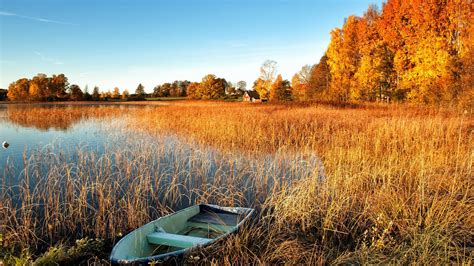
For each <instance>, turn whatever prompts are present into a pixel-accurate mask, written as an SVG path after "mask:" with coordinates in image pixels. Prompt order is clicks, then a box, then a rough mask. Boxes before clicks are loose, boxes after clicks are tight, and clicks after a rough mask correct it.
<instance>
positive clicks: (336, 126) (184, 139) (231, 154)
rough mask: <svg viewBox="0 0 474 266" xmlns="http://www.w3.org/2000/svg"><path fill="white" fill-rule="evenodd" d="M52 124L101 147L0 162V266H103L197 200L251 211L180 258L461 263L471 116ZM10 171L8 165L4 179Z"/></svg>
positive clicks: (109, 116)
mask: <svg viewBox="0 0 474 266" xmlns="http://www.w3.org/2000/svg"><path fill="white" fill-rule="evenodd" d="M143 106H145V105H143ZM9 108H10V107H9ZM13 108H14V109H15V108H17V109H16V111H18V110H20V111H21V112H27V113H25V114H26V116H27V117H28V121H25V120H24V119H18V118H16V117H18V116H16V113H15V112H16V111H11V110H10V114H9V115H7V116H6V119H7V121H9V122H10V123H16V124H17V125H21V126H22V127H23V126H25V125H26V124H29V125H32V126H36V127H38V128H42V129H43V130H44V128H45V127H46V128H47V126H45V125H47V124H48V123H50V124H51V122H50V120H49V118H45V116H44V115H41V114H42V112H44V110H42V108H41V107H36V108H29V109H21V108H19V109H18V107H13ZM43 108H44V107H43ZM12 110H13V109H12ZM116 110H117V111H116ZM11 112H13V114H11ZM49 112H51V110H49ZM52 114H54V116H55V117H57V118H58V119H56V120H57V121H63V120H64V121H66V120H68V119H71V121H72V120H74V119H76V118H77V117H78V120H77V121H82V123H84V122H85V121H89V122H93V123H96V124H97V125H101V128H102V129H103V131H102V132H103V134H104V136H105V139H106V140H107V141H104V143H103V144H102V145H103V146H104V147H103V149H101V150H100V151H98V150H93V149H87V148H85V147H84V146H81V145H77V146H75V147H74V149H69V152H65V151H64V147H62V146H60V145H56V146H55V145H50V146H49V147H48V148H47V149H37V150H31V151H30V152H29V153H28V156H23V158H22V163H21V165H14V166H13V165H8V164H7V165H2V167H3V170H2V171H1V172H0V174H2V175H3V176H2V187H1V206H0V210H1V215H0V219H1V221H0V224H1V234H2V256H3V257H4V258H3V260H4V261H5V262H6V263H7V264H9V263H14V261H15V259H16V260H17V261H21V259H23V262H24V261H34V260H36V261H37V262H38V261H39V262H41V261H46V262H47V261H49V260H51V258H53V259H52V260H53V261H59V262H61V261H62V262H71V261H75V262H76V263H78V262H80V261H82V263H83V264H87V263H106V260H104V259H106V258H107V255H108V252H110V248H111V245H112V244H113V243H114V242H116V241H117V240H118V239H120V237H121V236H122V235H124V234H126V233H127V232H129V231H130V230H132V229H134V228H136V227H138V226H140V225H142V224H143V223H145V222H147V221H150V220H152V219H155V218H157V217H160V216H162V215H165V214H168V213H170V212H173V211H175V210H178V209H181V208H183V207H186V206H189V205H193V204H196V203H200V202H204V203H213V204H220V205H236V206H246V207H254V208H256V209H257V212H258V215H257V217H256V218H255V221H254V223H252V224H250V225H248V226H247V228H246V229H245V230H243V231H242V232H240V233H239V234H238V235H236V236H234V237H231V238H230V239H228V240H226V241H225V242H224V243H220V244H219V245H215V246H213V247H211V248H210V249H207V250H203V251H202V254H193V255H192V256H190V257H189V258H188V259H189V260H190V262H196V263H215V264H236V263H257V264H258V263H289V264H296V263H343V262H352V263H389V262H391V263H408V262H418V263H426V264H427V263H438V264H446V263H470V262H471V261H472V258H473V253H472V252H473V250H472V247H473V245H474V243H473V241H472V239H474V238H473V232H474V223H473V213H474V208H473V184H472V172H473V169H472V163H473V156H474V155H473V152H472V151H473V148H474V147H473V146H474V145H473V143H474V142H473V129H474V118H473V117H472V115H471V114H468V113H463V112H458V111H453V110H442V109H437V110H434V109H429V108H423V107H412V106H407V105H373V104H370V105H353V106H331V105H324V104H313V105H302V104H265V105H258V106H256V105H251V104H242V103H224V102H190V101H186V102H173V103H170V104H168V105H167V106H153V105H151V106H148V107H146V108H138V107H136V108H128V109H126V111H123V110H122V111H120V108H116V107H115V108H114V107H111V106H92V107H91V106H81V107H78V108H74V107H68V108H64V107H62V108H60V107H57V108H56V109H55V110H54V111H53V112H52ZM20 117H21V116H20ZM56 120H55V121H56ZM77 121H76V122H77ZM62 127H64V126H59V128H62ZM14 167H16V168H21V169H20V171H18V172H16V174H15V176H13V175H12V174H11V173H10V174H9V172H8V169H10V168H14ZM12 178H16V179H17V180H18V182H12V181H11V180H12ZM78 239H80V240H79V242H76V240H78ZM91 247H92V248H91ZM81 251H83V252H82V253H81ZM84 254H86V255H84Z"/></svg>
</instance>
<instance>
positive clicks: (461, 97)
mask: <svg viewBox="0 0 474 266" xmlns="http://www.w3.org/2000/svg"><path fill="white" fill-rule="evenodd" d="M473 10H474V2H473V1H470V0H448V1H446V0H409V1H404V0H388V1H387V2H386V3H384V4H383V6H382V9H381V10H379V9H378V8H377V7H376V6H374V5H371V6H369V8H368V9H367V11H366V12H365V14H364V15H363V16H362V17H357V16H350V17H348V18H347V19H346V20H345V22H344V24H343V26H342V28H336V29H334V30H333V31H332V32H331V41H330V44H329V47H328V49H327V51H326V54H325V55H324V56H323V57H322V58H321V60H320V62H319V64H317V65H315V66H313V67H312V68H311V69H310V70H308V67H307V66H306V67H304V68H303V69H302V70H301V72H300V73H297V74H296V75H295V76H294V77H293V79H292V85H293V87H294V91H295V95H297V97H298V98H318V99H328V100H337V101H349V100H361V101H377V100H383V101H409V102H415V103H427V104H430V103H461V104H469V105H471V104H472V101H473V99H474V91H473V88H474V79H473V74H474V23H473ZM308 73H310V74H309V75H308Z"/></svg>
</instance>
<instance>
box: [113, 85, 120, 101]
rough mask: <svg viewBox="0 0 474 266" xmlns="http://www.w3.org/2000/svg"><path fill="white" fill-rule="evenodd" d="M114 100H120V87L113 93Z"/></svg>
mask: <svg viewBox="0 0 474 266" xmlns="http://www.w3.org/2000/svg"><path fill="white" fill-rule="evenodd" d="M112 98H113V99H119V98H120V89H119V88H118V87H115V88H114V90H113V91H112Z"/></svg>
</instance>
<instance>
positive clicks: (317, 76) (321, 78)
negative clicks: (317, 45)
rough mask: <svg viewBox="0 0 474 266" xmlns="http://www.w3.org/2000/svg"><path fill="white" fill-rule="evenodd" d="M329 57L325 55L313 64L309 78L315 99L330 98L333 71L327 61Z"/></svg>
mask: <svg viewBox="0 0 474 266" xmlns="http://www.w3.org/2000/svg"><path fill="white" fill-rule="evenodd" d="M327 60H328V57H327V56H326V55H323V56H322V57H321V59H320V60H319V63H318V64H316V65H315V66H313V68H312V71H311V76H310V79H309V87H310V90H311V92H312V93H313V96H312V98H313V99H328V98H329V97H328V96H327V95H328V94H329V93H330V91H329V85H330V83H331V73H330V69H329V65H328V63H327Z"/></svg>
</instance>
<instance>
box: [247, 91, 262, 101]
mask: <svg viewBox="0 0 474 266" xmlns="http://www.w3.org/2000/svg"><path fill="white" fill-rule="evenodd" d="M243 99H244V102H252V103H260V102H262V100H261V99H260V95H259V94H258V92H256V91H245V93H244V96H243Z"/></svg>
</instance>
